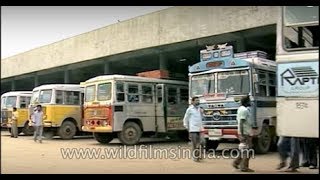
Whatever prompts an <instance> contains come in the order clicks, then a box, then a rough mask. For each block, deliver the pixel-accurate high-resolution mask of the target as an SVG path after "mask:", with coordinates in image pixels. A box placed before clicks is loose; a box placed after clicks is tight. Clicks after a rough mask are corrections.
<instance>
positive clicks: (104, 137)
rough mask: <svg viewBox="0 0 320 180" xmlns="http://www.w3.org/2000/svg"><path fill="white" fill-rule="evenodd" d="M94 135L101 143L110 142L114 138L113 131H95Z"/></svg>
mask: <svg viewBox="0 0 320 180" xmlns="http://www.w3.org/2000/svg"><path fill="white" fill-rule="evenodd" d="M93 137H94V139H95V140H97V141H98V142H99V143H101V144H108V143H109V142H111V141H112V140H113V134H112V133H93Z"/></svg>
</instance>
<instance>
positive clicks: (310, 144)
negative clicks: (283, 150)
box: [300, 138, 318, 169]
mask: <svg viewBox="0 0 320 180" xmlns="http://www.w3.org/2000/svg"><path fill="white" fill-rule="evenodd" d="M300 139H301V142H300V147H301V152H302V164H301V166H302V167H309V169H316V168H317V166H318V158H317V157H318V156H317V144H318V141H317V140H318V139H316V138H300Z"/></svg>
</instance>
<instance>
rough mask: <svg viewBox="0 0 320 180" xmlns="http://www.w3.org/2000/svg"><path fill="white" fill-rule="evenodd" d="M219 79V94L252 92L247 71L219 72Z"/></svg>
mask: <svg viewBox="0 0 320 180" xmlns="http://www.w3.org/2000/svg"><path fill="white" fill-rule="evenodd" d="M217 78H218V80H217V83H218V85H217V86H218V87H217V88H218V93H224V94H248V93H249V92H250V82H249V72H248V71H247V70H242V71H227V72H219V73H218V77H217Z"/></svg>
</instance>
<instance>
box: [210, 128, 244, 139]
mask: <svg viewBox="0 0 320 180" xmlns="http://www.w3.org/2000/svg"><path fill="white" fill-rule="evenodd" d="M207 130H208V131H207V132H206V133H205V134H204V138H206V139H209V140H215V141H219V140H222V139H238V131H237V129H207Z"/></svg>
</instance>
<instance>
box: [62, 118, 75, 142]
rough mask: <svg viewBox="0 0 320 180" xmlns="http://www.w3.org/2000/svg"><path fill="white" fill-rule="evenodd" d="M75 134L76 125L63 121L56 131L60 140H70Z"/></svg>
mask: <svg viewBox="0 0 320 180" xmlns="http://www.w3.org/2000/svg"><path fill="white" fill-rule="evenodd" d="M76 132H77V128H76V125H75V124H74V123H73V122H71V121H64V122H63V123H62V125H61V127H60V128H59V129H58V135H59V136H60V137H61V138H62V139H72V138H73V136H74V135H75V134H76Z"/></svg>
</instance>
